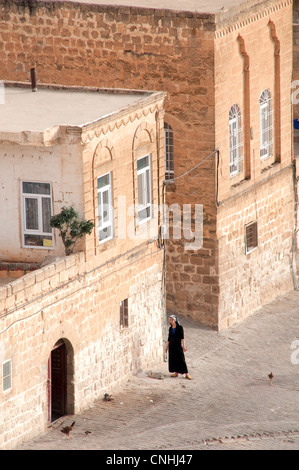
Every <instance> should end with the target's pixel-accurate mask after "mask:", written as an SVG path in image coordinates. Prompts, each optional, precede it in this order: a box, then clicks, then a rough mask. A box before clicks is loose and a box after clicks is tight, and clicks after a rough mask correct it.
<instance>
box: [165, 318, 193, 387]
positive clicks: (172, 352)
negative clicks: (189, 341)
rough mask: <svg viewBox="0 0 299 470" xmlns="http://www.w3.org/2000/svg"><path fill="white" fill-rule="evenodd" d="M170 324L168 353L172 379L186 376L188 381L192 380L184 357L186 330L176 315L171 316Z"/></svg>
mask: <svg viewBox="0 0 299 470" xmlns="http://www.w3.org/2000/svg"><path fill="white" fill-rule="evenodd" d="M169 322H170V327H169V333H168V342H167V346H166V352H167V351H169V353H168V368H169V372H173V374H172V376H171V377H177V376H178V375H179V374H186V379H189V380H191V377H190V375H189V374H188V368H187V364H186V361H185V355H184V352H185V351H186V346H185V338H184V329H183V327H182V325H181V324H180V323H179V321H178V319H177V318H176V316H175V315H170V317H169Z"/></svg>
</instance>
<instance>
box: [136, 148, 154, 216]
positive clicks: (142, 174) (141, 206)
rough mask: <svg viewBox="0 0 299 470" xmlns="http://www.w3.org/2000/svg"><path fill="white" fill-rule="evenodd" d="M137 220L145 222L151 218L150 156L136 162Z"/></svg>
mask: <svg viewBox="0 0 299 470" xmlns="http://www.w3.org/2000/svg"><path fill="white" fill-rule="evenodd" d="M137 184H138V218H139V222H145V221H146V220H148V219H150V218H151V168H150V156H149V155H147V156H146V157H142V158H139V160H137Z"/></svg>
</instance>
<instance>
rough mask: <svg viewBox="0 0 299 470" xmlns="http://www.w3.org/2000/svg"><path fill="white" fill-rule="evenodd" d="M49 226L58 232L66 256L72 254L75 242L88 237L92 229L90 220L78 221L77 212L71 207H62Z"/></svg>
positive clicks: (92, 224) (92, 225)
mask: <svg viewBox="0 0 299 470" xmlns="http://www.w3.org/2000/svg"><path fill="white" fill-rule="evenodd" d="M50 224H51V227H54V228H57V229H58V230H59V231H60V236H61V238H62V242H63V244H64V248H65V254H66V255H67V256H68V255H70V254H71V253H72V251H73V248H74V244H75V243H76V241H77V240H78V239H79V238H81V237H83V236H84V235H85V234H87V233H88V234H89V235H90V233H91V231H92V229H93V227H94V223H93V222H92V221H91V220H80V219H79V214H78V212H77V211H76V210H75V209H74V208H73V207H72V206H71V207H62V210H61V212H60V213H59V214H56V215H53V217H51V220H50Z"/></svg>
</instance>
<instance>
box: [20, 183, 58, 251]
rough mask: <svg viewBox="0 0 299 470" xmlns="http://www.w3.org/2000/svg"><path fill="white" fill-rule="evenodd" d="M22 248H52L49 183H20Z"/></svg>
mask: <svg viewBox="0 0 299 470" xmlns="http://www.w3.org/2000/svg"><path fill="white" fill-rule="evenodd" d="M22 215H23V219H22V220H23V246H24V247H26V248H41V247H44V248H52V247H53V229H52V227H51V225H50V220H51V216H52V195H51V185H50V183H33V182H22Z"/></svg>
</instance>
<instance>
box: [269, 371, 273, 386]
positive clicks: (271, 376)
mask: <svg viewBox="0 0 299 470" xmlns="http://www.w3.org/2000/svg"><path fill="white" fill-rule="evenodd" d="M268 377H269V381H270V385H272V380H273V377H274V375H273V374H272V372H270V374H268Z"/></svg>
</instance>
